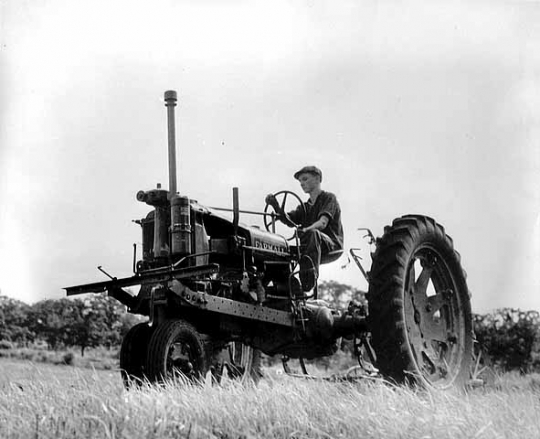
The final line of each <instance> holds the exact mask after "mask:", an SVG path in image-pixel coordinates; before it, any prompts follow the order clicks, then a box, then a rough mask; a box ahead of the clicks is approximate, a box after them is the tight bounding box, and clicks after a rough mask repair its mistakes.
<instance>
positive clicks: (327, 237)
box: [267, 166, 343, 291]
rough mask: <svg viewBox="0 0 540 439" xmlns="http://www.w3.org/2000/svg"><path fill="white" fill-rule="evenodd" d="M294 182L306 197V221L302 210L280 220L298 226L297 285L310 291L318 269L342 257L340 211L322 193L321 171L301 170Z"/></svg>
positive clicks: (334, 201) (313, 168)
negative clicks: (299, 248) (298, 274)
mask: <svg viewBox="0 0 540 439" xmlns="http://www.w3.org/2000/svg"><path fill="white" fill-rule="evenodd" d="M294 178H295V179H296V180H298V181H299V182H300V186H301V188H302V190H303V191H304V192H305V193H307V194H309V199H308V200H307V202H306V203H304V205H305V210H306V212H305V218H304V213H303V209H302V207H301V206H298V207H297V208H296V209H295V210H292V211H290V212H288V213H285V214H283V215H281V216H280V217H279V219H280V220H281V221H282V222H283V223H284V224H286V225H288V226H293V225H299V227H298V235H299V238H300V247H301V255H302V257H301V258H300V281H301V283H302V289H303V290H304V291H310V290H311V289H313V288H314V287H315V285H316V283H317V278H318V275H319V265H320V264H321V263H323V264H324V263H328V262H332V261H334V260H336V259H337V258H339V256H341V254H342V253H343V226H342V224H341V208H340V206H339V203H338V200H337V198H336V196H335V195H334V194H333V193H331V192H326V191H323V190H322V189H321V182H322V171H321V170H320V169H319V168H317V167H316V166H304V167H303V168H302V169H300V170H299V171H297V172H296V173H295V174H294ZM268 197H271V195H269V196H268ZM268 197H267V200H268Z"/></svg>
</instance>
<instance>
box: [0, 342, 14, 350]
mask: <svg viewBox="0 0 540 439" xmlns="http://www.w3.org/2000/svg"><path fill="white" fill-rule="evenodd" d="M0 349H3V350H9V349H13V343H11V342H10V341H8V340H0Z"/></svg>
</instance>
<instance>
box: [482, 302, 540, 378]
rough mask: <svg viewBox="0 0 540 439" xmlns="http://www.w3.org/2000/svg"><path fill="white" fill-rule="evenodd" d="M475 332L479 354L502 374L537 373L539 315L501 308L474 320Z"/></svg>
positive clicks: (539, 355) (539, 365)
mask: <svg viewBox="0 0 540 439" xmlns="http://www.w3.org/2000/svg"><path fill="white" fill-rule="evenodd" d="M474 331H475V334H476V339H477V341H478V343H479V344H480V346H481V347H482V350H483V351H484V353H485V354H487V355H488V356H489V357H490V358H491V361H492V362H493V363H494V364H495V365H496V366H498V368H500V369H502V370H503V371H510V370H519V371H520V372H522V373H525V372H531V371H534V370H540V352H539V349H540V314H539V313H538V312H536V311H527V312H524V311H520V310H518V309H513V308H503V309H499V310H496V311H495V312H493V313H491V314H486V315H475V316H474Z"/></svg>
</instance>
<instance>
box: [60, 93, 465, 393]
mask: <svg viewBox="0 0 540 439" xmlns="http://www.w3.org/2000/svg"><path fill="white" fill-rule="evenodd" d="M176 101H177V97H176V92H174V91H167V92H165V106H166V107H167V113H168V137H169V139H168V140H169V190H165V189H163V188H161V187H160V186H159V185H158V187H157V188H156V189H151V190H146V191H139V192H138V193H137V200H138V201H140V202H143V203H146V204H147V205H149V206H151V207H152V210H151V211H150V212H149V213H148V215H147V216H146V217H145V218H142V219H140V220H138V221H136V222H137V223H138V224H140V226H141V228H142V259H141V260H139V261H136V256H135V255H136V254H137V252H136V251H135V252H134V259H133V269H134V275H133V276H132V277H128V278H122V279H117V278H115V277H111V276H110V277H111V279H110V280H108V281H105V282H99V283H92V284H86V285H80V286H72V287H68V288H66V291H67V295H69V296H72V295H76V294H82V293H100V292H107V293H108V295H109V296H112V297H113V298H115V299H117V300H119V301H120V302H121V303H123V304H124V305H126V306H127V308H128V311H129V312H131V313H135V314H140V315H142V316H146V317H147V318H148V321H147V322H145V323H140V324H137V325H136V326H134V327H133V328H132V329H131V330H130V331H129V332H128V333H127V335H126V336H125V338H124V340H123V343H122V347H121V353H120V368H121V372H122V376H123V379H124V383H125V385H126V386H127V387H129V386H130V385H131V384H132V383H134V382H139V381H149V382H151V383H160V382H164V381H166V380H168V379H174V378H175V377H183V378H182V379H183V380H186V379H187V380H188V381H190V380H192V381H197V380H199V379H202V378H203V377H208V375H209V374H212V376H213V377H214V378H215V379H216V380H218V381H219V380H220V379H221V377H222V376H223V374H227V375H228V376H231V377H244V378H245V377H250V376H251V377H253V378H255V379H256V377H257V371H258V367H259V364H260V357H261V352H263V353H265V354H267V355H270V356H274V355H280V356H281V358H282V361H283V365H284V368H285V371H286V372H290V371H291V368H290V367H289V364H288V361H289V360H290V359H296V360H299V362H300V364H301V369H302V370H303V372H304V373H307V371H306V368H305V363H304V360H309V359H316V358H320V357H325V356H330V355H333V354H334V353H335V352H336V351H337V350H338V348H339V343H340V341H341V340H342V339H346V340H352V341H353V346H354V349H353V352H354V354H355V355H357V356H358V360H359V362H360V364H362V365H364V367H365V365H366V362H365V361H364V359H365V357H366V356H367V357H368V359H369V362H370V363H371V364H372V365H373V366H374V368H372V369H371V372H370V373H373V371H378V374H379V376H380V377H382V378H384V379H387V380H390V381H393V382H396V383H404V382H408V383H416V384H419V385H423V386H433V387H438V388H445V387H449V386H452V385H460V384H463V383H464V382H465V381H466V380H467V379H468V378H469V372H470V364H471V359H472V349H473V331H472V317H471V305H470V297H469V290H468V288H467V283H466V276H465V273H464V271H463V269H462V267H461V263H460V256H459V254H458V253H457V252H456V251H455V250H454V246H453V242H452V239H451V238H450V237H449V236H448V235H447V234H446V233H445V231H444V228H443V227H442V226H441V225H440V224H438V223H437V222H435V221H434V220H433V219H431V218H428V217H426V216H422V215H405V216H403V217H401V218H397V219H395V220H394V221H393V222H392V225H390V226H387V227H385V228H384V234H383V236H382V237H379V238H374V236H373V235H372V234H371V232H369V233H368V235H369V237H370V239H371V244H372V245H373V246H374V251H372V253H371V258H372V265H371V268H370V269H369V271H368V270H365V269H364V268H363V267H362V265H361V262H360V259H361V258H360V256H359V254H358V253H357V252H356V251H357V250H358V249H351V250H350V258H352V260H353V261H354V262H355V263H356V265H357V266H358V268H359V269H360V270H361V272H362V273H363V275H364V276H365V277H366V279H367V281H368V283H369V291H368V293H367V295H366V298H367V306H366V305H365V304H362V303H355V302H351V303H350V305H349V306H348V308H347V309H333V308H332V307H330V306H329V305H328V304H327V303H326V302H325V301H323V300H320V299H319V298H318V297H317V287H315V288H314V289H312V290H310V291H305V289H306V288H304V286H303V285H302V283H301V281H300V279H302V277H305V276H301V274H306V273H300V266H302V267H303V269H304V270H311V269H312V268H309V264H306V263H305V261H303V263H302V264H300V259H301V258H303V257H305V256H303V255H302V248H301V247H300V245H299V239H298V233H297V230H296V228H295V227H293V228H292V229H291V231H292V232H293V233H292V236H289V237H286V236H283V235H282V234H277V233H275V231H276V229H275V228H276V221H277V220H278V218H282V215H283V213H284V212H285V211H287V209H288V207H289V204H290V203H291V200H295V201H294V203H295V204H298V203H299V205H300V206H302V201H301V199H300V198H298V196H296V195H295V194H294V193H292V192H288V191H280V192H277V193H276V194H275V196H274V197H268V198H267V205H266V207H265V209H264V210H263V211H260V212H255V211H246V210H241V209H240V207H239V197H238V190H237V189H236V188H235V189H233V203H232V209H230V208H211V207H206V206H204V205H202V204H199V203H198V202H197V201H195V200H192V199H189V198H188V197H187V196H185V195H180V194H179V193H178V192H177V189H176V185H177V182H176V152H175V151H176V146H175V125H174V120H175V117H174V107H175V106H176ZM241 214H242V215H244V217H247V216H249V215H251V216H253V215H255V216H256V215H259V216H261V217H262V219H263V223H264V228H265V229H266V230H264V229H263V228H262V227H257V226H251V225H246V224H245V223H244V222H243V221H242V222H241V221H240V215H241ZM231 217H232V218H231ZM242 219H244V218H242ZM298 226H302V224H299V225H298ZM365 230H367V229H365ZM341 253H342V252H341V251H339V252H334V253H333V254H330V255H327V256H326V257H325V258H323V260H322V261H321V262H322V263H323V264H324V263H331V262H333V261H335V260H336V259H337V258H338V257H339V256H341ZM306 266H307V267H308V268H305V267H306ZM98 268H101V267H98ZM137 287H139V289H138V292H136V293H135V292H133V291H134V290H136V289H137ZM296 360H295V361H296ZM366 369H367V368H366ZM183 382H185V381H183Z"/></svg>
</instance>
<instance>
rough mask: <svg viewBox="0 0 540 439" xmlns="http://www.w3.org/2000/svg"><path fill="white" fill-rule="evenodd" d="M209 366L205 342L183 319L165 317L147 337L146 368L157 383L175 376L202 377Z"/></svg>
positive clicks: (196, 379)
mask: <svg viewBox="0 0 540 439" xmlns="http://www.w3.org/2000/svg"><path fill="white" fill-rule="evenodd" d="M208 369H209V365H208V361H207V356H206V352H205V342H204V340H203V337H202V336H201V334H199V332H198V331H197V330H196V329H195V327H193V325H191V324H190V323H188V322H185V321H183V320H166V321H164V322H163V323H161V324H160V325H159V326H158V327H157V328H156V330H155V331H154V333H153V334H152V337H151V338H150V342H149V345H148V358H147V360H146V371H147V374H148V378H149V379H150V380H151V381H153V382H157V383H163V382H165V381H168V380H174V379H187V380H188V381H192V382H197V381H200V380H202V379H203V378H204V377H205V375H206V372H207V371H208Z"/></svg>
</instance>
